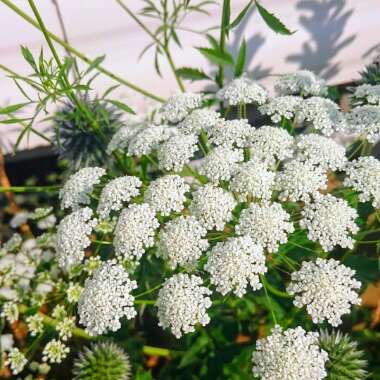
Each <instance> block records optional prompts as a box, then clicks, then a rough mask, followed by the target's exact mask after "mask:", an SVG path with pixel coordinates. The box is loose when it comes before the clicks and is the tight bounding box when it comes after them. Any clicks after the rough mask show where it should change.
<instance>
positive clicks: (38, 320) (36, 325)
mask: <svg viewBox="0 0 380 380" xmlns="http://www.w3.org/2000/svg"><path fill="white" fill-rule="evenodd" d="M43 320H44V319H43V317H42V315H40V314H35V315H30V316H29V317H27V318H26V322H27V325H28V330H29V332H30V335H31V336H37V335H38V334H39V333H41V332H42V331H43V329H44V322H43Z"/></svg>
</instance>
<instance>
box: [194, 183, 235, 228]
mask: <svg viewBox="0 0 380 380" xmlns="http://www.w3.org/2000/svg"><path fill="white" fill-rule="evenodd" d="M235 206H236V201H235V199H234V197H233V195H232V194H231V193H230V192H228V191H225V190H223V189H221V188H220V187H217V186H213V185H211V184H207V185H205V186H202V187H200V188H199V189H198V190H197V191H195V192H194V193H193V201H192V202H191V205H190V207H189V210H190V213H191V214H192V215H194V216H195V217H196V218H197V219H198V220H199V221H200V222H201V223H202V224H203V226H204V227H206V228H207V229H208V230H212V229H213V228H215V229H216V230H217V231H223V229H224V226H225V224H226V223H227V222H229V221H230V220H231V219H232V210H233V209H234V208H235Z"/></svg>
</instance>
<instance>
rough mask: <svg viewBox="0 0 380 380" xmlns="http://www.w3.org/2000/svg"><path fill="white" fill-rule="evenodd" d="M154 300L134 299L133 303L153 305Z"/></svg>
mask: <svg viewBox="0 0 380 380" xmlns="http://www.w3.org/2000/svg"><path fill="white" fill-rule="evenodd" d="M155 304H156V301H155V300H135V305H155Z"/></svg>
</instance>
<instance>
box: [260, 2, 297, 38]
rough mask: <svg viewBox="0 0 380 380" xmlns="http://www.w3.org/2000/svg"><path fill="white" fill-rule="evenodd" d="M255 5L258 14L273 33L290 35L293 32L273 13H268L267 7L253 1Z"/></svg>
mask: <svg viewBox="0 0 380 380" xmlns="http://www.w3.org/2000/svg"><path fill="white" fill-rule="evenodd" d="M255 3H256V6H257V10H258V11H259V13H260V16H261V17H262V19H263V20H264V21H265V23H266V24H267V25H268V26H269V28H271V29H272V30H273V31H274V32H275V33H279V34H283V35H287V36H289V35H291V34H293V33H295V31H294V32H291V31H290V30H289V29H288V28H287V27H286V26H285V25H284V24H283V23H282V21H280V20H279V19H278V18H277V17H276V16H275V15H274V14H273V13H270V12H269V11H268V10H267V9H265V8H264V7H263V6H262V5H261V4H260V3H259V2H258V1H256V2H255Z"/></svg>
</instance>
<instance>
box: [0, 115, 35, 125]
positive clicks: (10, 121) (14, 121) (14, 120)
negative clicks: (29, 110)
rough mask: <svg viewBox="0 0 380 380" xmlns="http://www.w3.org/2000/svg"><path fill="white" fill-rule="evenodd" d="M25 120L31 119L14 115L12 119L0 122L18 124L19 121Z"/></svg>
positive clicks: (0, 121)
mask: <svg viewBox="0 0 380 380" xmlns="http://www.w3.org/2000/svg"><path fill="white" fill-rule="evenodd" d="M25 120H29V119H19V118H17V117H13V118H11V119H5V120H0V124H17V123H23V122H24V121H25Z"/></svg>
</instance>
